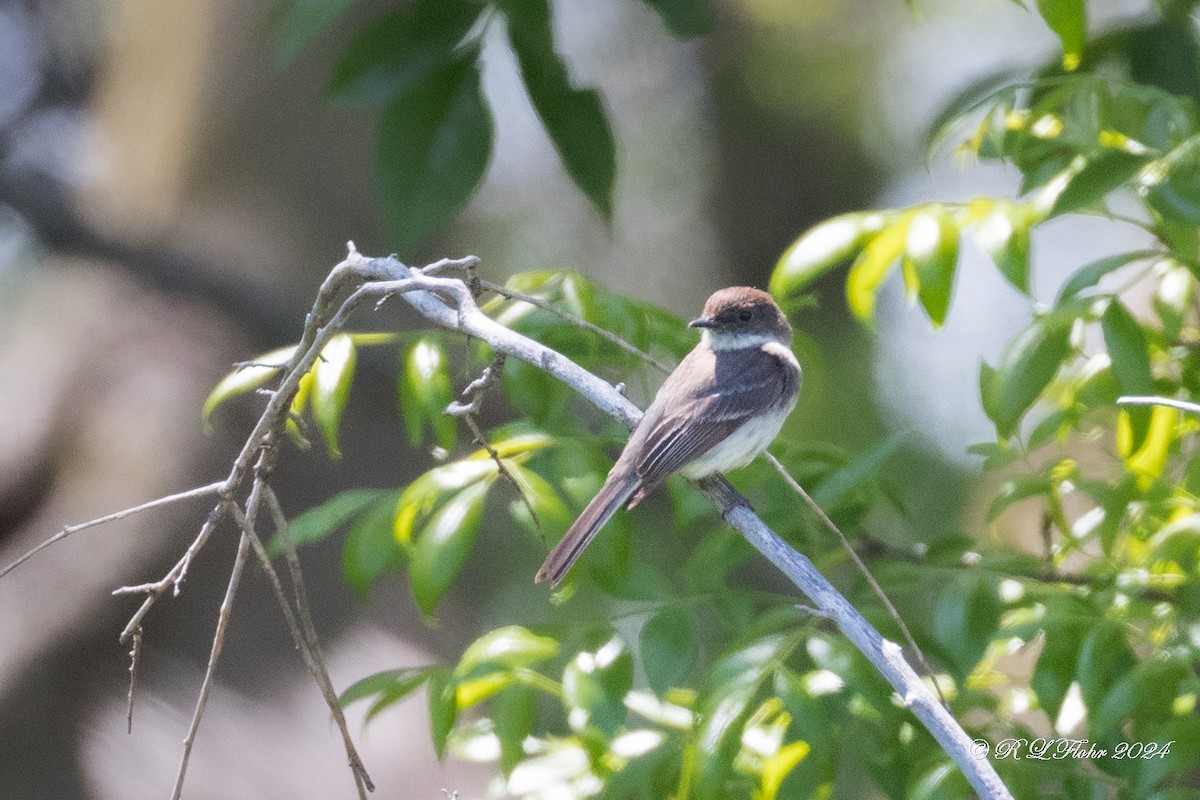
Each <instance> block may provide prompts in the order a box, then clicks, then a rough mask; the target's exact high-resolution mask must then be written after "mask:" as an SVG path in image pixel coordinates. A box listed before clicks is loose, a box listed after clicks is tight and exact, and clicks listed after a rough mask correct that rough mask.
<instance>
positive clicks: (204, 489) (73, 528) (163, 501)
mask: <svg viewBox="0 0 1200 800" xmlns="http://www.w3.org/2000/svg"><path fill="white" fill-rule="evenodd" d="M223 485H224V482H223V481H218V482H216V483H210V484H208V485H207V486H198V487H196V488H195V489H188V490H187V491H186V492H179V493H178V494H171V495H167V496H166V497H160V498H158V499H157V500H151V501H150V502H149V503H142V504H141V505H140V506H133V507H132V508H126V509H124V510H122V511H116V512H114V513H112V514H105V515H104V516H103V517H96V518H95V519H91V520H88V521H87V522H80V523H79V524H77V525H64V526H63V528H62V530H60V531H59V532H58V533H56V534H54V535H53V536H51V537H50V538H49V539H47V540H46V541H44V542H42V543H41V544H39V545H38V546H37V547H35V548H33V549H32V550H30V551H29V552H27V553H25V555H23V556H21V557H20V558H18V559H17V560H16V561H14V562H12V563H11V564H9V565H8V566H7V567H5V568H4V569H0V578H3V577H4V576H5V575H7V574H8V573H10V572H12V571H13V570H14V569H16V568H17V567H19V566H21V565H22V564H24V563H25V562H26V561H28V560H29V559H31V558H33V557H34V556H36V555H37V554H38V553H40V552H42V551H43V550H45V549H46V548H47V547H49V546H50V545H52V544H54V543H56V542H61V541H62V540H63V539H65V538H67V537H68V536H70V535H71V534H73V533H78V532H79V531H82V530H87V529H88V528H94V527H95V526H97V525H104V524H105V523H108V522H116V521H117V520H121V519H125V518H126V517H132V516H133V515H134V514H140V513H141V512H143V511H150V510H151V509H155V508H162V507H163V506H168V505H171V504H172V503H178V502H180V501H182V500H190V499H192V498H193V497H204V496H206V495H210V494H216V493H217V492H219V491H221V487H222V486H223Z"/></svg>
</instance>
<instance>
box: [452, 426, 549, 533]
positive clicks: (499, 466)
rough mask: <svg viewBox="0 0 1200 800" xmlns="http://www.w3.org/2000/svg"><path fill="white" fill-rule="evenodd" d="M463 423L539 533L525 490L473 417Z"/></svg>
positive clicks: (536, 520)
mask: <svg viewBox="0 0 1200 800" xmlns="http://www.w3.org/2000/svg"><path fill="white" fill-rule="evenodd" d="M463 422H465V423H467V427H468V428H470V429H471V435H472V436H474V437H475V441H476V442H477V443H478V444H479V445H480V446H481V447H482V448H483V449H484V450H486V451H487V454H488V455H489V456H491V457H492V461H494V462H496V470H497V471H498V472H499V473H500V474H501V475H503V476H504V478H505V479H506V480H507V481H508V482H509V483H511V484H512V487H513V488H514V489H516V490H517V497H519V498H521V503H522V504H524V506H525V510H526V511H528V512H529V516H530V517H532V518H533V524H534V526H535V527H536V528H537V529H538V530H539V531H540V530H541V528H542V523H541V521H540V520H538V515H537V512H536V511H534V510H533V503H531V502H530V500H529V498H528V497H526V496H525V490H524V489H522V488H521V484H519V483H517V479H516V478H515V477H513V474H512V472H511V471H509V469H508V467H506V466H505V465H504V459H503V458H501V457H500V454H499V453H498V452H496V448H494V447H492V443H491V442H489V441H488V439H487V437H486V436H484V435H483V431H481V430H480V429H479V424H478V423H476V422H475V415H473V414H464V415H463Z"/></svg>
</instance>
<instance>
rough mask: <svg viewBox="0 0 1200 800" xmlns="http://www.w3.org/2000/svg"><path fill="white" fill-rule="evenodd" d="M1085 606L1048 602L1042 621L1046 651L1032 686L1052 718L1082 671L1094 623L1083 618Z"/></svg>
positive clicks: (1055, 717) (1044, 650) (1040, 655)
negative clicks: (1086, 638) (1083, 646)
mask: <svg viewBox="0 0 1200 800" xmlns="http://www.w3.org/2000/svg"><path fill="white" fill-rule="evenodd" d="M1083 609H1084V607H1083V606H1081V604H1079V603H1076V602H1062V603H1054V604H1048V605H1047V610H1046V616H1045V618H1044V619H1043V621H1042V624H1041V627H1042V630H1043V632H1044V633H1043V637H1042V652H1041V653H1039V654H1038V660H1037V666H1036V667H1035V668H1034V671H1033V677H1032V678H1031V679H1030V685H1031V686H1032V687H1033V690H1034V691H1035V692H1037V696H1038V703H1039V705H1041V707H1042V708H1044V709H1045V710H1046V713H1047V714H1049V715H1050V719H1051V720H1054V719H1057V717H1058V713H1059V711H1060V710H1061V709H1062V702H1063V699H1064V698H1065V697H1066V696H1067V690H1068V689H1070V687H1071V682H1072V681H1074V680H1075V676H1076V674H1077V672H1078V663H1079V648H1080V645H1081V644H1082V642H1083V637H1084V636H1085V635H1086V633H1087V631H1088V628H1089V627H1090V624H1091V623H1090V622H1086V621H1084V619H1082V618H1081V616H1080V614H1081V613H1083Z"/></svg>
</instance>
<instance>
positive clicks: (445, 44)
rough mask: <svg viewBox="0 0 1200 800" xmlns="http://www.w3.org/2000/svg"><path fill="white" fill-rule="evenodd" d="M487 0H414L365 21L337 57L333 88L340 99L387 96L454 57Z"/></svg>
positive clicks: (430, 74) (378, 99) (401, 91)
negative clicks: (473, 0)
mask: <svg viewBox="0 0 1200 800" xmlns="http://www.w3.org/2000/svg"><path fill="white" fill-rule="evenodd" d="M482 8H483V6H481V5H476V4H474V3H469V2H462V0H415V2H410V3H407V4H405V6H404V7H403V8H402V9H400V10H398V11H394V12H392V13H390V14H388V15H387V16H385V17H383V18H382V19H380V20H378V21H376V22H373V23H371V24H369V25H367V26H365V27H363V28H362V29H361V30H360V31H359V32H358V34H357V35H355V37H354V38H353V39H352V40H351V41H350V43H349V44H348V45H346V48H345V49H344V50H343V51H342V53H341V55H340V56H339V58H338V62H337V64H336V65H335V66H334V68H333V74H332V75H331V76H330V81H329V93H330V94H331V95H332V96H333V97H334V98H336V99H338V100H365V101H370V102H385V101H388V100H391V99H392V98H394V97H398V96H400V95H402V94H404V93H405V92H408V91H410V90H412V89H414V88H416V87H417V86H419V85H420V84H421V83H422V82H423V81H427V80H429V79H430V78H431V77H433V76H434V75H435V74H436V73H437V72H438V71H440V70H442V69H444V68H445V67H447V66H449V65H450V64H452V63H453V62H454V59H455V51H456V48H457V47H458V45H459V43H460V42H462V40H463V38H464V37H465V36H466V35H467V32H468V31H469V30H470V29H471V26H472V25H473V24H474V23H475V20H476V19H477V18H478V17H479V13H480V11H481V10H482Z"/></svg>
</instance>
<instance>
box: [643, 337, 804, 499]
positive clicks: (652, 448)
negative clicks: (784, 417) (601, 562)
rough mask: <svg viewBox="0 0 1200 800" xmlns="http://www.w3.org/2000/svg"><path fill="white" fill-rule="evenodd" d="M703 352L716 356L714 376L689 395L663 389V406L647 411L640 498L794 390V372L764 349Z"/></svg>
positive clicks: (661, 395) (658, 401)
mask: <svg viewBox="0 0 1200 800" xmlns="http://www.w3.org/2000/svg"><path fill="white" fill-rule="evenodd" d="M699 352H702V353H704V355H705V356H707V357H710V358H713V359H715V362H716V363H715V365H714V367H715V368H714V370H713V374H714V379H713V380H712V381H711V382H709V383H707V384H706V385H704V386H700V387H695V392H694V393H693V394H692V395H691V396H688V397H683V396H679V397H676V396H672V394H671V393H660V395H659V396H658V397H656V398H655V401H654V405H659V404H660V403H661V404H662V407H661V408H660V409H654V408H651V409H648V410H647V412H646V416H647V417H651V418H652V421H651V425H650V427H649V428H648V430H647V431H646V435H645V438H644V439H643V440H642V442H641V443H640V447H639V449H638V457H637V461H636V462H635V463H636V466H635V469H636V471H637V474H638V476H639V477H640V478H641V479H642V486H643V487H644V488H643V489H642V491H640V492H639V493H638V496H636V497H635V502H636V500H638V499H640V496H641V495H643V494H645V493H647V492H649V491H650V490H652V489H653V488H654V487H655V486H657V485H658V484H659V483H661V482H662V481H664V480H666V478H667V476H668V475H670V474H671V473H672V472H674V471H676V470H677V469H679V468H680V467H683V466H684V465H686V464H688V463H690V462H692V461H695V460H696V459H697V458H699V457H700V456H702V455H704V454H705V453H707V452H708V451H709V450H711V449H712V448H713V447H715V446H716V445H718V444H720V443H721V442H722V441H723V440H724V439H725V438H726V437H728V436H729V435H730V434H732V433H733V432H734V431H736V430H737V429H738V428H740V427H741V426H742V425H743V424H745V423H746V422H747V421H748V420H750V419H753V418H754V417H757V416H758V415H760V414H762V413H764V412H768V411H771V410H773V409H777V408H779V407H780V406H781V405H783V404H785V403H786V402H787V398H789V397H790V396H791V395H792V393H793V392H794V391H795V390H794V388H793V387H794V383H795V381H796V380H797V376H796V375H795V374H794V372H792V371H791V370H789V369H788V368H787V366H786V365H785V364H783V363H782V362H781V361H780V359H779V358H778V357H777V356H775V355H772V354H771V353H768V352H766V351H764V350H759V349H755V350H752V351H749V352H747V351H745V350H743V351H727V352H716V353H714V352H712V351H699ZM689 357H690V356H689ZM717 386H721V387H722V390H721V392H720V393H717V391H716V387H717ZM655 412H656V413H655Z"/></svg>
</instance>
